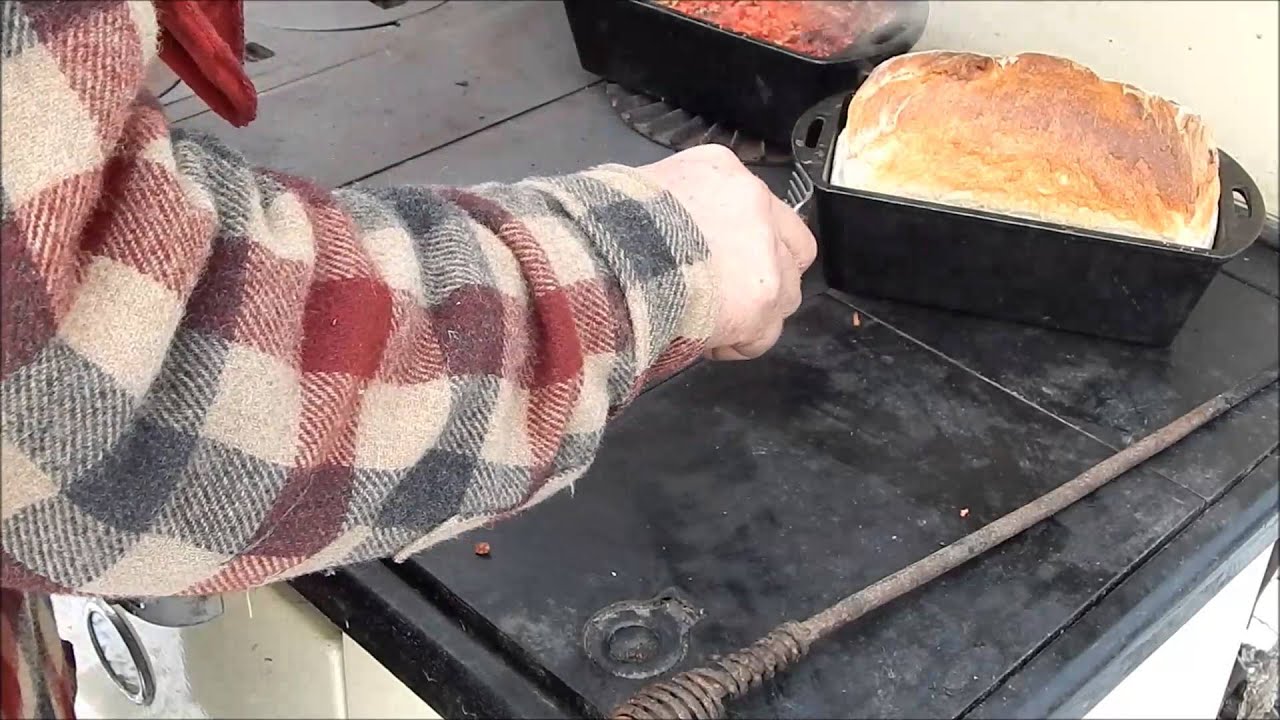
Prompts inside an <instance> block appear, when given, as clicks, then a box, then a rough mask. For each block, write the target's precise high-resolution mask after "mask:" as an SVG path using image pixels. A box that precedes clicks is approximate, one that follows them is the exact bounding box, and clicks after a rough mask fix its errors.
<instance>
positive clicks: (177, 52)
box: [156, 0, 258, 127]
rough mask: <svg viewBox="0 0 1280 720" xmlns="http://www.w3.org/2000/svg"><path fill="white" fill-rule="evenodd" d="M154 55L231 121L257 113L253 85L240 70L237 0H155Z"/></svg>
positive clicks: (240, 31) (240, 10) (241, 6)
mask: <svg viewBox="0 0 1280 720" xmlns="http://www.w3.org/2000/svg"><path fill="white" fill-rule="evenodd" d="M156 14H157V15H158V16H159V18H160V27H161V31H162V32H161V35H160V59H161V60H164V62H165V64H167V65H168V66H169V67H170V68H173V71H174V72H175V73H177V74H178V77H180V78H182V81H183V82H185V83H186V84H187V86H188V87H190V88H191V90H192V91H193V92H195V94H196V95H198V96H199V97H200V99H202V100H204V101H205V103H207V104H208V105H209V107H210V109H212V110H213V111H214V112H216V113H218V114H219V115H221V116H222V117H223V118H224V119H226V120H227V121H228V122H230V123H231V124H232V125H235V126H236V127H243V126H245V125H248V124H249V122H250V121H252V120H253V119H254V117H256V116H257V114H258V91H257V90H256V89H255V88H254V87H253V82H252V81H251V80H250V79H249V76H248V74H246V73H245V71H244V3H243V1H242V0H156Z"/></svg>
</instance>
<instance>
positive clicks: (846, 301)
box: [825, 289, 1275, 503]
mask: <svg viewBox="0 0 1280 720" xmlns="http://www.w3.org/2000/svg"><path fill="white" fill-rule="evenodd" d="M825 294H826V295H827V296H829V297H831V298H832V299H833V300H835V301H836V302H839V303H841V304H843V305H847V306H849V307H852V308H854V309H856V310H857V311H858V312H860V313H862V314H863V315H866V316H867V317H869V318H871V319H872V320H875V321H876V322H878V323H880V324H881V325H884V326H885V327H887V328H889V329H890V330H891V331H893V332H895V333H897V334H898V335H901V336H902V337H903V338H906V339H907V340H908V341H909V342H912V343H914V344H916V345H919V346H920V347H922V348H924V349H925V350H926V351H928V352H930V353H933V354H934V355H937V356H938V357H940V358H942V359H943V360H945V361H947V362H948V363H951V364H952V365H955V366H956V367H958V368H960V369H961V370H964V371H965V372H967V373H970V374H972V375H973V376H974V377H976V378H978V379H980V380H982V381H983V382H985V383H987V384H989V385H992V386H993V387H995V388H996V389H997V390H999V391H1001V392H1003V393H1005V394H1006V395H1009V396H1010V397H1013V398H1014V399H1016V400H1019V401H1020V402H1023V403H1025V404H1027V405H1030V406H1031V407H1033V408H1035V409H1036V410H1038V411H1040V412H1042V413H1044V414H1046V415H1048V416H1049V417H1051V418H1053V419H1054V420H1057V421H1058V422H1060V423H1062V424H1063V425H1066V426H1067V427H1069V428H1071V429H1073V430H1075V431H1077V432H1079V433H1080V434H1082V435H1084V436H1085V437H1087V438H1090V439H1092V440H1094V441H1096V442H1098V443H1101V444H1102V446H1103V447H1104V448H1107V449H1108V450H1111V451H1114V452H1119V451H1120V450H1123V449H1124V446H1123V445H1121V446H1116V445H1113V444H1111V443H1109V442H1107V441H1106V440H1103V439H1102V438H1100V437H1098V436H1097V435H1095V434H1093V433H1091V432H1089V431H1088V430H1085V429H1084V428H1082V427H1080V426H1079V425H1076V424H1075V423H1073V422H1071V421H1070V420H1068V419H1066V418H1064V417H1062V416H1061V415H1058V414H1057V413H1055V412H1052V411H1051V410H1049V409H1047V408H1044V407H1041V406H1040V405H1039V404H1038V403H1036V402H1035V401H1034V400H1031V399H1030V398H1027V397H1024V396H1023V395H1021V394H1019V393H1018V392H1017V391H1015V390H1013V389H1012V388H1007V387H1005V386H1004V385H1001V384H1000V383H998V382H996V381H995V380H993V379H991V378H989V377H987V376H986V375H984V374H982V373H981V372H979V371H978V370H976V369H974V368H971V367H969V366H968V365H966V364H964V363H963V362H960V361H959V360H957V359H955V358H953V357H951V356H950V355H947V354H946V353H945V352H942V351H941V350H939V349H938V348H935V347H933V346H932V345H930V344H928V343H926V342H924V341H923V340H921V339H919V338H917V337H915V336H913V335H911V334H910V333H908V332H906V331H904V330H902V329H900V328H898V327H897V326H895V325H893V324H892V323H890V322H888V321H886V320H885V319H884V318H882V317H880V316H878V315H876V314H875V313H872V312H869V311H868V310H866V309H865V308H863V307H862V306H860V305H857V304H856V303H855V302H854V301H853V298H851V297H849V296H848V295H846V294H844V293H841V292H840V291H838V290H832V289H828V290H827V291H826V293H825ZM1259 394H1260V395H1261V393H1259ZM1254 400H1256V398H1254ZM1245 404H1247V402H1246V403H1242V404H1241V407H1237V408H1233V409H1232V410H1230V411H1228V412H1226V413H1224V414H1223V417H1224V418H1225V417H1229V416H1230V415H1232V414H1233V413H1237V412H1240V411H1241V408H1242V407H1244V405H1245ZM1219 419H1222V418H1219ZM1274 449H1275V446H1274V445H1273V446H1272V449H1271V450H1267V451H1266V452H1265V453H1263V455H1262V457H1264V458H1265V457H1267V456H1268V455H1270V454H1271V452H1273V450H1274ZM1135 469H1137V468H1135ZM1146 469H1147V471H1148V472H1151V473H1154V474H1155V475H1156V476H1158V477H1160V478H1161V479H1163V480H1165V481H1166V482H1169V483H1171V484H1172V485H1173V486H1174V487H1177V488H1178V489H1180V490H1185V491H1186V492H1189V493H1191V494H1192V495H1194V496H1195V497H1196V498H1198V499H1199V500H1200V501H1201V502H1203V503H1212V502H1214V501H1215V499H1216V498H1219V497H1221V495H1222V494H1221V492H1219V493H1215V494H1214V495H1213V497H1206V496H1205V495H1203V494H1201V493H1200V492H1198V491H1196V490H1194V489H1193V488H1189V487H1187V486H1186V485H1183V484H1182V483H1180V482H1178V481H1177V480H1175V479H1173V478H1171V477H1169V476H1168V475H1166V474H1165V473H1164V471H1162V470H1160V469H1159V468H1157V467H1155V466H1150V467H1147V468H1146Z"/></svg>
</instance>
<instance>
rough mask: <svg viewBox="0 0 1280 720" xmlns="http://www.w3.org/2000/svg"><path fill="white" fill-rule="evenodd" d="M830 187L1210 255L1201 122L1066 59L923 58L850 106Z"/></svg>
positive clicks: (1211, 163) (1211, 217)
mask: <svg viewBox="0 0 1280 720" xmlns="http://www.w3.org/2000/svg"><path fill="white" fill-rule="evenodd" d="M831 179H832V182H833V183H835V184H837V185H842V186H845V187H851V188H856V189H862V190H868V191H872V192H877V193H883V194H886V195H895V196H902V197H908V198H915V199H920V200H928V201H933V202H938V203H940V204H946V205H952V206H959V207H969V208H977V209H983V210H988V211H991V212H997V213H1001V214H1009V215H1017V216H1021V217H1028V218H1034V219H1037V220H1042V221H1047V222H1054V223H1060V224H1063V225H1069V226H1072V227H1077V228H1082V229H1091V230H1099V231H1105V232H1112V233H1118V234H1122V235H1129V236H1134V237H1141V238H1147V239H1155V240H1164V241H1167V242H1173V243H1178V244H1182V245H1189V246H1194V247H1211V246H1212V244H1213V234H1214V229H1215V227H1216V223H1217V207H1218V196H1219V193H1220V187H1219V182H1218V152H1217V149H1216V147H1215V146H1214V142H1213V138H1212V135H1211V133H1210V132H1209V130H1208V128H1207V127H1206V126H1205V125H1204V123H1203V122H1201V120H1200V118H1199V117H1198V116H1196V115H1194V114H1192V113H1190V112H1188V111H1186V110H1185V109H1183V108H1181V107H1179V106H1178V105H1176V104H1174V103H1172V102H1169V101H1168V100H1165V99H1162V98H1159V97H1156V96H1155V95H1151V94H1149V93H1147V92H1144V91H1142V90H1139V89H1137V88H1135V87H1133V86H1130V85H1126V84H1124V83H1118V82H1111V81H1107V80H1103V79H1101V78H1099V77H1098V76H1097V75H1096V74H1094V73H1093V72H1092V71H1090V70H1089V69H1088V68H1086V67H1084V66H1082V65H1080V64H1078V63H1075V62H1072V61H1071V60H1067V59H1064V58H1059V57H1054V56H1050V55H1042V54H1037V53H1024V54H1020V55H1012V56H1008V57H990V56H986V55H978V54H973V53H962V52H921V53H912V54H908V55H902V56H899V57H896V58H893V59H890V60H888V61H886V62H884V63H882V64H881V65H880V66H879V67H877V68H876V69H875V71H874V72H872V74H871V76H870V77H869V78H868V79H867V81H866V83H864V84H863V86H862V87H861V88H860V89H859V90H858V92H857V94H856V95H855V96H854V98H853V100H852V102H851V103H850V105H849V113H848V122H847V124H846V126H845V129H844V131H843V132H842V133H841V136H840V138H839V141H838V143H837V147H836V158H835V161H834V165H833V169H832V178H831Z"/></svg>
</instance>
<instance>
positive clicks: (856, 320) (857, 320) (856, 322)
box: [853, 312, 862, 327]
mask: <svg viewBox="0 0 1280 720" xmlns="http://www.w3.org/2000/svg"><path fill="white" fill-rule="evenodd" d="M853 326H854V327H862V313H859V312H855V313H854V314H853Z"/></svg>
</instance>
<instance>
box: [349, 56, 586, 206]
mask: <svg viewBox="0 0 1280 720" xmlns="http://www.w3.org/2000/svg"><path fill="white" fill-rule="evenodd" d="M602 82H604V80H602V79H600V78H596V79H595V80H592V81H591V82H588V83H587V84H586V85H582V86H580V87H576V88H574V89H572V90H570V91H568V92H565V93H561V94H559V95H557V96H555V97H553V98H551V99H549V100H545V101H543V102H540V103H538V104H537V105H533V106H530V107H528V108H525V109H524V110H521V111H520V112H517V113H515V114H513V115H508V116H506V117H504V118H501V119H499V120H496V121H495V122H492V123H489V124H488V125H485V126H483V127H479V128H476V129H475V130H472V131H470V132H468V133H466V134H463V135H459V136H458V137H456V138H453V139H451V140H448V141H446V142H443V143H440V144H439V145H435V146H433V147H429V148H427V149H425V150H423V151H422V152H419V153H415V154H413V155H410V156H409V157H406V158H404V159H402V160H397V161H396V162H393V163H391V164H390V165H388V166H386V167H384V168H380V169H378V170H375V171H373V172H370V173H365V174H364V175H361V176H360V177H358V178H356V179H354V180H348V181H347V182H344V183H342V185H343V186H344V187H345V186H347V185H354V184H356V183H361V182H364V181H365V180H368V179H369V178H371V177H373V176H375V175H379V174H381V173H384V172H387V171H388V170H393V169H395V168H398V167H400V166H401V165H404V164H405V163H408V162H409V161H411V160H417V159H418V158H420V157H422V156H424V155H429V154H431V153H433V152H436V151H437V150H443V149H445V148H447V147H449V146H450V145H453V144H454V143H459V142H462V141H463V140H466V139H467V138H469V137H471V136H473V135H479V134H480V133H482V132H484V131H486V130H489V129H490V128H494V127H497V126H499V125H503V124H506V123H509V122H511V121H512V120H515V119H516V118H518V117H521V116H523V115H527V114H529V113H531V112H533V111H535V110H541V109H542V108H544V107H546V106H548V105H550V104H552V103H554V102H559V101H560V100H563V99H565V98H567V97H569V96H570V95H576V94H577V93H580V92H582V91H583V90H587V89H589V88H593V87H595V86H597V85H599V84H600V83H602Z"/></svg>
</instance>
